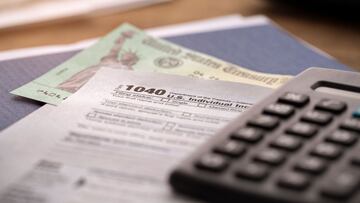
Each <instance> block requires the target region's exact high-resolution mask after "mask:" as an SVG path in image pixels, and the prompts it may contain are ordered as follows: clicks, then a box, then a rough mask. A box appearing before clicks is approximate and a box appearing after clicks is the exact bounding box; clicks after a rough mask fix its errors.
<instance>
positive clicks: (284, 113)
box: [264, 104, 295, 118]
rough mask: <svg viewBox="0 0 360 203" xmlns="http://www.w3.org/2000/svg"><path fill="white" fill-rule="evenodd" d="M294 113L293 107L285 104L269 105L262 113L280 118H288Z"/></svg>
mask: <svg viewBox="0 0 360 203" xmlns="http://www.w3.org/2000/svg"><path fill="white" fill-rule="evenodd" d="M294 112H295V110H294V107H292V106H290V105H287V104H270V105H269V106H267V107H265V109H264V113H266V114H271V115H275V116H279V117H281V118H288V117H289V116H291V115H292V114H293V113H294Z"/></svg>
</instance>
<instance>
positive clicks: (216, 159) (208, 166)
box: [196, 153, 229, 172]
mask: <svg viewBox="0 0 360 203" xmlns="http://www.w3.org/2000/svg"><path fill="white" fill-rule="evenodd" d="M228 165H229V161H228V160H227V159H226V157H224V156H222V155H219V154H214V153H210V154H206V155H205V156H202V157H201V158H200V160H198V161H197V162H196V166H197V167H198V168H200V169H204V170H208V171H213V172H221V171H223V170H225V169H226V168H227V166H228Z"/></svg>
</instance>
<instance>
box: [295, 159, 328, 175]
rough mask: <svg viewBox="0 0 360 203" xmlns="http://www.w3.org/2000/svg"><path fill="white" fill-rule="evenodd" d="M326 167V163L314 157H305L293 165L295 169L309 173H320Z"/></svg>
mask: <svg viewBox="0 0 360 203" xmlns="http://www.w3.org/2000/svg"><path fill="white" fill-rule="evenodd" d="M326 168H327V163H326V162H325V161H324V160H322V159H319V158H316V157H306V158H304V159H302V160H301V161H300V162H298V163H297V164H296V165H295V169H296V170H300V171H304V172H306V173H311V174H320V173H322V172H324V171H325V170H326Z"/></svg>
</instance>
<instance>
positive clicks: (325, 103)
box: [315, 99, 346, 114]
mask: <svg viewBox="0 0 360 203" xmlns="http://www.w3.org/2000/svg"><path fill="white" fill-rule="evenodd" d="M315 109H319V110H323V111H328V112H331V113H335V114H339V113H341V112H343V111H344V110H345V109H346V103H345V102H341V101H335V100H330V99H323V100H321V101H320V102H319V103H318V104H316V105H315Z"/></svg>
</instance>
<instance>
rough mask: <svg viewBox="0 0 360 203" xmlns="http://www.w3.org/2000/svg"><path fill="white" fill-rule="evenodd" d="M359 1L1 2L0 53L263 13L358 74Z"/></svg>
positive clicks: (137, 0) (69, 0)
mask: <svg viewBox="0 0 360 203" xmlns="http://www.w3.org/2000/svg"><path fill="white" fill-rule="evenodd" d="M359 5H360V4H359V1H357V0H338V1H337V0H316V1H315V0H302V1H296V0H221V1H215V0H172V1H168V0H93V1H89V0H1V1H0V51H5V50H11V49H18V48H25V47H32V46H42V45H49V44H64V43H73V42H76V41H79V40H84V39H88V38H93V37H99V36H102V35H104V34H106V33H107V32H109V31H111V30H112V29H114V28H115V27H117V26H118V25H119V24H121V23H123V22H129V23H132V24H134V25H136V26H138V27H140V28H143V29H146V28H151V27H158V26H163V25H169V24H176V23H181V22H188V21H192V20H200V19H206V18H211V17H216V16H222V15H229V14H240V15H243V16H250V15H257V14H262V15H266V16H268V17H269V18H270V19H271V20H273V21H274V22H275V23H277V24H278V25H280V26H281V27H282V28H283V29H284V30H286V31H287V32H289V33H290V34H292V35H293V36H295V37H297V38H300V39H302V40H304V41H307V42H308V43H310V44H312V45H314V46H315V47H318V48H319V49H321V50H323V51H325V52H327V53H328V54H330V55H332V56H334V57H335V58H337V59H338V60H339V61H341V62H342V63H344V64H346V65H349V66H351V67H354V68H355V69H357V70H360V21H359V15H360V14H359V12H358V10H359V8H360V6H359Z"/></svg>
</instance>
